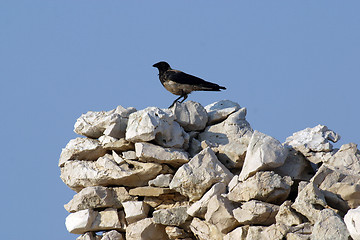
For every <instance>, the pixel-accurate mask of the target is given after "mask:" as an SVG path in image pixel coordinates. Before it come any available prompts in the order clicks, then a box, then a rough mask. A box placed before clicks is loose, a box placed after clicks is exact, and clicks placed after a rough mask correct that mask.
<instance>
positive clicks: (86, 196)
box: [64, 186, 133, 212]
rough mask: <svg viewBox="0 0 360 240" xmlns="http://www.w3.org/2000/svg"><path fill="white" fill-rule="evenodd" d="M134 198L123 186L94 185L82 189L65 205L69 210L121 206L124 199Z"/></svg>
mask: <svg viewBox="0 0 360 240" xmlns="http://www.w3.org/2000/svg"><path fill="white" fill-rule="evenodd" d="M119 192H121V195H119V194H118V193H119ZM132 199H133V197H131V196H130V195H129V193H128V192H127V191H126V189H125V188H123V187H117V188H107V187H102V186H94V187H87V188H84V189H82V190H81V191H80V192H79V193H77V194H76V195H75V196H74V197H73V199H72V200H71V201H70V202H69V203H68V204H66V205H65V206H64V207H65V209H66V210H67V211H68V212H77V211H80V210H84V209H88V208H92V209H94V208H105V207H112V208H121V207H122V204H121V203H122V202H123V201H129V200H132Z"/></svg>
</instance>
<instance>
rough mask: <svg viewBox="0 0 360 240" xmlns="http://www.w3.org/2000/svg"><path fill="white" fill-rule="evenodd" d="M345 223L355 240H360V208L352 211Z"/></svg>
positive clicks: (349, 212)
mask: <svg viewBox="0 0 360 240" xmlns="http://www.w3.org/2000/svg"><path fill="white" fill-rule="evenodd" d="M344 222H345V224H346V227H347V229H348V231H349V233H350V236H351V237H352V238H353V239H354V240H360V207H357V208H355V209H350V210H349V211H348V212H347V213H346V215H345V217H344Z"/></svg>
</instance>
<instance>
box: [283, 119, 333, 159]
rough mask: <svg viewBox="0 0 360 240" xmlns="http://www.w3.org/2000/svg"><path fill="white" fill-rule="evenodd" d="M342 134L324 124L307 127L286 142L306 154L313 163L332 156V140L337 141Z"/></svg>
mask: <svg viewBox="0 0 360 240" xmlns="http://www.w3.org/2000/svg"><path fill="white" fill-rule="evenodd" d="M339 139H340V135H338V134H337V133H335V132H334V131H332V130H329V129H328V128H327V127H326V126H324V125H320V124H319V125H317V126H316V127H313V128H306V129H304V130H302V131H299V132H296V133H294V134H293V135H292V136H290V137H288V138H287V139H286V141H285V144H286V145H288V146H291V147H293V148H294V149H296V150H298V151H300V152H301V153H302V154H304V156H305V157H307V158H308V159H309V161H311V162H313V163H315V164H316V163H319V162H324V161H326V159H328V158H330V157H331V155H332V154H331V151H332V149H333V146H332V144H331V143H330V141H331V142H337V141H338V140H339Z"/></svg>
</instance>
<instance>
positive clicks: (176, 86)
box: [162, 80, 194, 95]
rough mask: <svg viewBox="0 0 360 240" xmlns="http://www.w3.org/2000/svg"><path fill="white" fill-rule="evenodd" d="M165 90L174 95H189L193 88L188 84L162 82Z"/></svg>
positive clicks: (169, 81)
mask: <svg viewBox="0 0 360 240" xmlns="http://www.w3.org/2000/svg"><path fill="white" fill-rule="evenodd" d="M162 84H163V85H164V87H165V88H166V90H168V91H169V92H171V93H172V94H175V95H183V94H189V93H191V92H192V91H194V89H193V86H191V85H188V84H180V83H177V82H174V81H171V80H168V81H164V82H162Z"/></svg>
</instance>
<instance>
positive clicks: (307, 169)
mask: <svg viewBox="0 0 360 240" xmlns="http://www.w3.org/2000/svg"><path fill="white" fill-rule="evenodd" d="M274 172H275V173H276V174H279V175H280V176H290V177H291V179H292V180H294V181H309V180H310V179H311V178H312V177H313V176H314V174H315V173H314V170H313V168H312V167H311V164H310V162H309V161H308V160H307V159H306V158H305V157H304V155H303V154H302V153H300V152H298V151H296V150H295V149H293V148H289V153H288V156H287V158H286V159H285V163H284V164H283V165H282V166H280V167H278V168H275V169H274Z"/></svg>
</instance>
